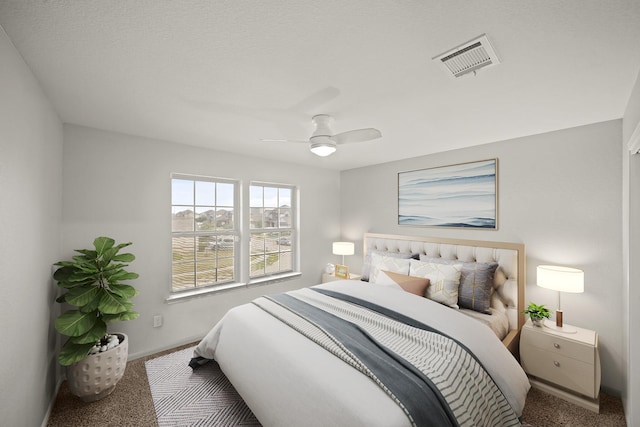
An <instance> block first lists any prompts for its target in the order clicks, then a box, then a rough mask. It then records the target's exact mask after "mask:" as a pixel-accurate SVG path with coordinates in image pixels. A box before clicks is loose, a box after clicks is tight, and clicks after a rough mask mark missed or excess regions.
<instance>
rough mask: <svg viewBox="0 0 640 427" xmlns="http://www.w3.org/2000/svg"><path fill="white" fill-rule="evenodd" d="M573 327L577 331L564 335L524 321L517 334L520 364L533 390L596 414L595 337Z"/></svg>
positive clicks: (597, 355)
mask: <svg viewBox="0 0 640 427" xmlns="http://www.w3.org/2000/svg"><path fill="white" fill-rule="evenodd" d="M547 321H548V320H547ZM572 328H575V329H577V332H576V333H574V334H567V333H563V332H558V331H556V330H554V329H551V328H546V327H544V326H542V327H537V326H533V324H532V323H531V320H530V319H529V320H527V323H526V324H525V325H524V327H523V328H522V333H521V335H520V361H521V362H522V367H523V368H524V370H525V372H526V373H527V374H528V375H529V381H530V382H531V385H532V386H533V387H536V388H539V389H540V390H543V391H546V392H548V393H550V394H553V395H555V396H558V397H561V398H563V399H565V400H567V401H569V402H571V403H575V404H576V405H579V406H582V407H583V408H587V409H590V410H592V411H594V412H599V411H600V404H599V394H600V353H599V351H598V334H597V333H596V332H594V331H590V330H588V329H582V328H577V327H575V326H572Z"/></svg>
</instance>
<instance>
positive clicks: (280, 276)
mask: <svg viewBox="0 0 640 427" xmlns="http://www.w3.org/2000/svg"><path fill="white" fill-rule="evenodd" d="M300 276H302V273H300V272H299V271H293V272H291V273H284V274H278V275H273V276H266V277H259V278H257V279H253V280H250V281H249V285H248V286H253V285H264V284H266V283H276V282H282V281H284V280H288V279H292V278H294V277H300Z"/></svg>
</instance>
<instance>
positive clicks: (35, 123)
mask: <svg viewBox="0 0 640 427" xmlns="http://www.w3.org/2000/svg"><path fill="white" fill-rule="evenodd" d="M0 64H1V65H0V94H1V95H0V200H1V202H0V203H1V204H2V208H1V209H0V241H1V242H2V243H1V245H0V283H1V284H2V309H1V310H0V325H2V326H3V336H2V345H0V362H1V363H0V384H2V387H0V424H2V425H6V426H37V425H40V424H41V423H42V421H43V419H44V418H45V414H46V413H47V410H48V409H49V403H50V401H51V399H52V398H53V396H54V394H55V391H56V386H57V382H56V381H57V379H56V370H57V362H56V359H55V358H56V347H57V333H56V332H55V330H54V329H53V327H52V324H51V320H52V319H53V318H55V317H56V315H57V312H56V307H55V306H54V305H55V303H54V300H55V295H54V293H55V285H54V284H53V281H52V280H51V264H52V263H53V262H55V260H56V258H57V257H58V255H59V242H60V236H59V233H60V214H61V200H62V123H61V122H60V120H59V119H58V117H57V115H56V113H55V112H54V110H53V108H52V107H51V105H50V104H49V102H48V101H47V99H46V97H45V95H44V93H43V92H42V90H41V88H40V86H39V85H38V82H37V81H36V80H35V78H34V77H33V75H32V74H31V71H30V70H29V69H28V67H27V66H26V64H25V63H24V61H23V60H22V58H21V57H20V55H19V54H18V52H17V51H16V50H15V48H14V46H13V45H12V43H11V41H10V40H9V38H8V37H7V35H6V33H5V32H4V30H3V29H2V28H0Z"/></svg>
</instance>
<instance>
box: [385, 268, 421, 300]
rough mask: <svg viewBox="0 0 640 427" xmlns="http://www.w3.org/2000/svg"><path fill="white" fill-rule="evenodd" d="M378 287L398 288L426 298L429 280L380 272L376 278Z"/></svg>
mask: <svg viewBox="0 0 640 427" xmlns="http://www.w3.org/2000/svg"><path fill="white" fill-rule="evenodd" d="M375 283H376V285H383V286H392V287H397V288H398V289H400V290H404V291H407V292H409V293H412V294H416V295H418V296H419V297H424V296H425V292H426V290H427V287H428V286H429V279H427V278H426V277H412V276H407V275H404V274H398V273H393V272H391V271H385V270H380V272H379V273H378V277H376V282H375Z"/></svg>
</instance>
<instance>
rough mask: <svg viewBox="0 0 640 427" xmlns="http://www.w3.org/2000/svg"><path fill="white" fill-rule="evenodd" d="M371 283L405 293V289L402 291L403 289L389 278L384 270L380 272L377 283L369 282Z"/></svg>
mask: <svg viewBox="0 0 640 427" xmlns="http://www.w3.org/2000/svg"><path fill="white" fill-rule="evenodd" d="M369 283H374V284H376V285H380V286H384V287H385V288H393V289H398V290H401V291H404V289H402V287H401V286H400V285H399V284H398V283H397V282H396V281H395V280H393V279H392V278H391V277H389V275H388V274H387V273H385V272H384V270H380V271H379V272H378V277H376V281H375V282H369Z"/></svg>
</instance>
